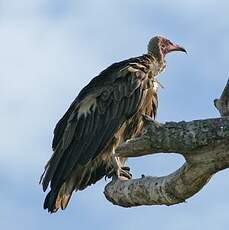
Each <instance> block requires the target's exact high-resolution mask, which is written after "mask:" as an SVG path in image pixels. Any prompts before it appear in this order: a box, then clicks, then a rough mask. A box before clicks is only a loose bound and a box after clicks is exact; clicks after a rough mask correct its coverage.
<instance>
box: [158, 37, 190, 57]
mask: <svg viewBox="0 0 229 230" xmlns="http://www.w3.org/2000/svg"><path fill="white" fill-rule="evenodd" d="M159 46H160V48H161V52H162V53H163V55H166V54H167V53H170V52H173V51H182V52H185V53H187V52H186V50H185V49H184V48H183V47H182V46H180V45H178V44H175V43H173V42H171V41H170V40H168V39H167V38H164V37H161V36H160V37H159Z"/></svg>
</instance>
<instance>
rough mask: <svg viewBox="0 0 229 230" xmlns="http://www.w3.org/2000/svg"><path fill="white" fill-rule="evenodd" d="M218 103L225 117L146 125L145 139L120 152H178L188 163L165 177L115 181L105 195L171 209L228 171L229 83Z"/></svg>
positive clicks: (120, 202)
mask: <svg viewBox="0 0 229 230" xmlns="http://www.w3.org/2000/svg"><path fill="white" fill-rule="evenodd" d="M214 104H215V106H216V108H217V109H218V110H219V112H220V114H221V116H222V117H221V118H214V119H205V120H195V121H190V122H184V121H182V122H167V123H165V124H158V123H156V122H153V121H147V122H146V126H145V129H144V132H143V135H142V136H141V137H139V138H136V139H134V140H130V141H129V142H127V143H124V144H123V145H121V146H119V148H118V149H117V150H116V154H117V155H118V156H122V157H139V156H143V155H147V154H156V153H162V152H167V153H179V154H182V155H183V156H184V158H185V160H186V162H185V164H184V165H183V166H182V167H181V168H179V169H178V170H176V171H175V172H173V173H172V174H170V175H168V176H164V177H151V176H147V177H142V178H139V179H132V180H115V179H113V180H112V181H111V182H110V183H109V184H107V185H106V187H105V191H104V194H105V196H106V198H107V199H108V200H109V201H111V202H112V203H113V204H116V205H120V206H123V207H132V206H139V205H155V204H158V205H162V204H165V205H173V204H177V203H180V202H183V201H185V200H186V199H187V198H189V197H191V196H193V195H194V194H195V193H197V192H198V191H199V190H200V189H201V188H202V187H203V186H204V185H205V184H206V183H207V182H208V181H209V180H210V178H211V176H212V175H213V174H215V173H216V172H218V171H220V170H223V169H225V168H228V167H229V117H226V116H227V115H229V81H228V82H227V85H226V87H225V89H224V90H223V93H222V95H221V97H220V99H215V101H214Z"/></svg>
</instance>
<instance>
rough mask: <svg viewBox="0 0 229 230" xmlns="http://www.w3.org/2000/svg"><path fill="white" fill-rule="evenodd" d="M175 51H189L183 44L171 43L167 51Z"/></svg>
mask: <svg viewBox="0 0 229 230" xmlns="http://www.w3.org/2000/svg"><path fill="white" fill-rule="evenodd" d="M173 51H182V52H185V53H187V51H186V50H185V48H183V47H182V46H179V45H177V44H174V43H172V44H170V45H169V46H168V48H167V53H170V52H173Z"/></svg>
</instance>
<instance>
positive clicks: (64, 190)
mask: <svg viewBox="0 0 229 230" xmlns="http://www.w3.org/2000/svg"><path fill="white" fill-rule="evenodd" d="M172 51H183V52H186V50H185V49H184V48H183V47H181V46H179V45H177V44H175V43H173V42H171V41H170V40H168V39H166V38H164V37H162V36H155V37H153V38H152V39H151V40H150V41H149V43H148V48H147V53H146V54H144V55H142V56H139V57H134V58H130V59H127V60H124V61H120V62H117V63H114V64H112V65H111V66H109V67H108V68H107V69H105V70H103V71H102V72H101V73H100V74H99V75H98V76H96V77H95V78H93V79H92V80H91V81H90V82H89V84H88V85H86V86H85V87H84V88H83V89H82V90H81V91H80V93H79V94H78V96H77V97H76V99H75V100H74V101H73V102H72V104H71V105H70V107H69V109H68V110H67V112H66V113H65V114H64V116H63V117H62V118H61V119H60V121H59V122H58V123H57V125H56V127H55V129H54V138H53V142H52V149H53V154H52V156H51V158H50V160H49V161H48V163H47V164H46V166H45V170H44V173H43V174H42V176H41V180H40V183H42V186H43V190H44V191H46V189H47V188H48V187H50V191H49V193H48V194H47V196H46V198H45V201H44V209H48V211H49V212H51V213H53V212H56V211H57V210H58V209H60V208H61V209H65V208H66V207H67V205H68V202H69V200H70V198H71V195H72V192H73V191H79V190H83V189H85V188H86V187H87V186H89V185H91V184H94V183H96V182H97V181H98V180H100V179H101V178H103V177H104V176H106V177H113V176H114V177H116V178H120V177H126V178H127V179H130V178H131V174H130V172H129V170H130V169H129V167H127V166H125V165H124V163H125V160H126V159H124V158H119V157H116V156H115V149H116V148H117V146H118V145H120V144H121V143H123V142H125V141H127V140H129V139H131V138H134V137H136V136H139V135H140V133H141V130H142V128H143V116H147V117H151V118H152V119H154V118H155V116H156V112H157V105H158V97H157V88H158V85H159V83H158V81H157V79H156V76H157V75H158V74H159V73H160V72H161V71H162V70H163V69H164V68H165V65H166V62H165V55H166V54H168V53H170V52H172Z"/></svg>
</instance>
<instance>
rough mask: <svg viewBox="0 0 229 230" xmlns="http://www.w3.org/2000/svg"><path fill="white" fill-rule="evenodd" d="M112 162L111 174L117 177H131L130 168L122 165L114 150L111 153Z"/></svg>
mask: <svg viewBox="0 0 229 230" xmlns="http://www.w3.org/2000/svg"><path fill="white" fill-rule="evenodd" d="M112 163H113V170H112V176H114V177H117V178H119V179H131V178H132V174H131V173H130V168H129V167H128V166H124V164H123V163H122V162H121V160H120V158H119V157H117V156H115V152H114V151H113V153H112Z"/></svg>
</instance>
